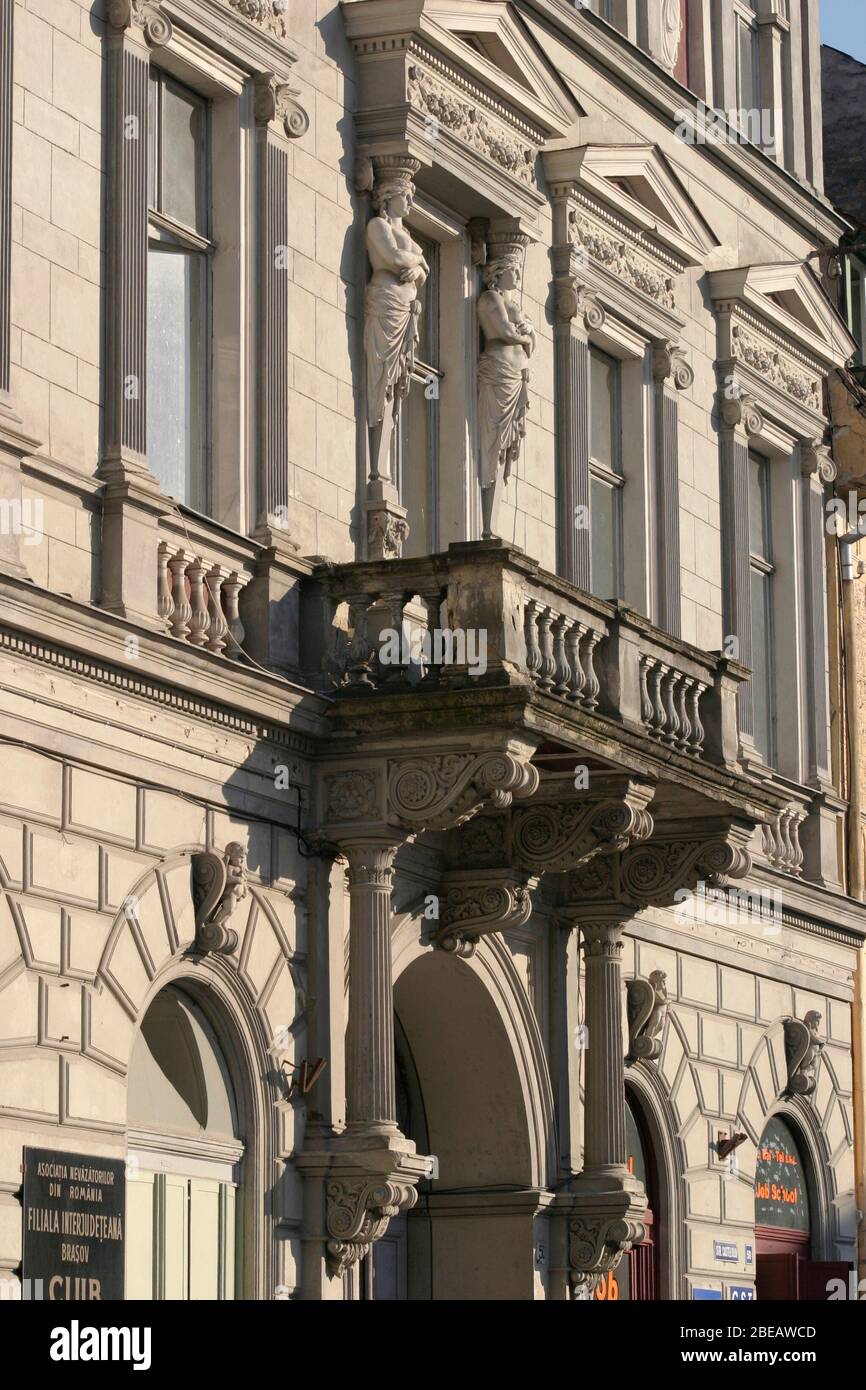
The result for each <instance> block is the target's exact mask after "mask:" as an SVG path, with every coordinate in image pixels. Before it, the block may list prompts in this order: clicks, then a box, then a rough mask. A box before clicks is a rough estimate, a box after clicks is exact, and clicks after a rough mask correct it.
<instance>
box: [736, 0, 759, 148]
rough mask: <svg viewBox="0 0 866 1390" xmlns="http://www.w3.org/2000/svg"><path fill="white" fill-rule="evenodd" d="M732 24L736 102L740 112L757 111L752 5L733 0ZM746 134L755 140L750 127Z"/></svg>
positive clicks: (756, 42)
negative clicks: (735, 48)
mask: <svg viewBox="0 0 866 1390" xmlns="http://www.w3.org/2000/svg"><path fill="white" fill-rule="evenodd" d="M734 22H735V24H736V26H737V102H738V105H739V107H740V110H741V111H757V110H758V109H759V108H760V105H761V64H760V49H759V36H758V24H757V20H756V18H755V13H754V5H752V4H744V3H742V0H740V3H739V4H738V3H736V0H735V7H734ZM746 134H747V135H748V136H749V137H750V138H751V139H753V140H755V136H754V135H753V134H752V130H751V125H750V127H749V129H747V131H746ZM755 143H756V144H757V143H760V140H759V139H758V140H755Z"/></svg>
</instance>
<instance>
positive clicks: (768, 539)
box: [748, 448, 779, 768]
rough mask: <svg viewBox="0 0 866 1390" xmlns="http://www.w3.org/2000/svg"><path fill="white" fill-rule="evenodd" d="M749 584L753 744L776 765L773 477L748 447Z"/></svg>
mask: <svg viewBox="0 0 866 1390" xmlns="http://www.w3.org/2000/svg"><path fill="white" fill-rule="evenodd" d="M753 463H757V464H758V467H759V475H758V476H759V490H760V492H761V494H762V498H761V500H762V521H763V526H762V530H763V533H764V534H763V540H762V544H763V550H764V553H763V554H758V553H757V552H756V551H755V550H754V548H753V545H752V530H753V521H754V518H753V514H752V487H751V481H752V465H753ZM748 466H749V489H748V497H749V501H748V507H749V516H748V523H749V585H750V590H751V593H750V605H751V613H752V633H751V637H752V659H753V675H752V680H751V686H752V712H753V714H752V717H753V721H754V728H755V747H756V749H757V751H758V753H759V755H760V757H761V758H762V759H763V760H764V762H765V763H766V764H767V766H768V767H773V768H775V767H776V766H777V764H778V758H779V739H778V721H777V711H776V692H777V688H778V671H777V661H776V630H775V629H776V612H775V601H774V600H775V594H774V589H775V578H776V565H775V563H774V559H773V477H772V466H773V465H772V460H771V459H769V458H768V457H766V455H764V454H761V453H759V452H758V450H756V449H753V448H750V449H749V459H748ZM755 575H759V576H761V578H762V579H763V580H764V581H765V583H764V584H763V585H762V586H761V587H762V592H763V594H764V624H765V628H766V636H767V642H766V648H767V678H766V684H765V687H764V690H763V692H762V693H763V696H764V697H765V698H766V702H767V720H766V723H767V734H768V737H767V746H766V748H762V747H761V746H760V744H759V743H758V739H757V710H758V702H757V689H758V687H757V686H756V684H755V679H754V655H755V650H754V649H755V611H754V603H753V602H752V601H751V600H752V595H753V594H754V587H753V577H754V576H755Z"/></svg>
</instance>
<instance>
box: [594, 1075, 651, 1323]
mask: <svg viewBox="0 0 866 1390" xmlns="http://www.w3.org/2000/svg"><path fill="white" fill-rule="evenodd" d="M625 1138H626V1155H627V1162H628V1169H629V1172H630V1173H633V1174H634V1175H635V1177H637V1178H639V1179H640V1181H641V1182H642V1183H643V1185H644V1190H645V1192H646V1194H647V1202H648V1206H647V1210H646V1213H645V1215H644V1218H643V1221H644V1228H645V1234H644V1238H643V1240H642V1241H641V1243H640V1244H639V1245H635V1246H633V1247H632V1249H631V1250H630V1251H629V1253H628V1254H627V1255H626V1256H624V1257H623V1259H622V1260H620V1262H619V1264H618V1265H617V1267H616V1269H615V1270H612V1271H611V1273H609V1274H608V1275H607V1276H606V1278H605V1279H604V1280H603V1281H602V1282H601V1283H600V1284H599V1285H598V1287H597V1288H596V1290H595V1298H596V1299H598V1300H599V1301H606V1300H623V1299H625V1300H631V1301H632V1302H634V1301H639V1302H646V1301H647V1300H652V1299H657V1298H659V1297H660V1296H661V1295H660V1292H659V1288H660V1280H659V1250H660V1241H659V1201H658V1182H657V1177H656V1161H655V1155H654V1153H653V1150H652V1145H651V1142H650V1138H649V1135H648V1132H647V1128H646V1125H645V1123H644V1120H643V1116H642V1115H641V1113H640V1108H639V1106H638V1105H637V1104H636V1102H635V1101H634V1100H633V1098H632V1097H630V1096H629V1097H627V1098H626V1102H625Z"/></svg>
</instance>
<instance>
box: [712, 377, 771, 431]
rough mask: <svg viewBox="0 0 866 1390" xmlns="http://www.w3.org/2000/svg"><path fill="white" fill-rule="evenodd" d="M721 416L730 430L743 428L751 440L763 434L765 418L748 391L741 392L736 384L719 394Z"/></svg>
mask: <svg viewBox="0 0 866 1390" xmlns="http://www.w3.org/2000/svg"><path fill="white" fill-rule="evenodd" d="M719 414H720V415H721V418H722V421H723V422H724V424H725V425H726V426H727V428H728V429H729V430H734V429H738V428H742V429H744V430H745V432H746V434H747V435H748V436H749V438H751V437H752V436H753V435H756V434H762V433H763V430H764V417H763V415H762V414H761V412H760V410H759V409H758V406H757V404H756V402H755V398H754V396H751V395H749V393H748V391H741V390H740V389H739V387H738V386H737V385H736V383H734V384H733V387H725V388H723V390H721V391H720V392H719Z"/></svg>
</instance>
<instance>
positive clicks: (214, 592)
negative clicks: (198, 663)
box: [207, 565, 230, 654]
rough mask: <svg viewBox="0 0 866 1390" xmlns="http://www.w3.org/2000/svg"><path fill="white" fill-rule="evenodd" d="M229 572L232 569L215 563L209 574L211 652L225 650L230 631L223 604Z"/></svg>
mask: <svg viewBox="0 0 866 1390" xmlns="http://www.w3.org/2000/svg"><path fill="white" fill-rule="evenodd" d="M229 574H230V571H229V570H227V569H225V568H224V566H223V565H214V566H213V567H212V569H211V570H210V573H209V574H208V576H207V586H208V595H209V599H210V603H209V606H208V618H209V624H210V625H209V627H208V639H207V649H208V651H209V652H216V653H217V654H219V653H221V652H222V651H224V649H225V645H226V638H227V637H228V631H229V625H228V623H227V622H226V619H225V614H224V613H223V606H222V589H223V584H224V583H225V581H226V580H227V579H228V578H229Z"/></svg>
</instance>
